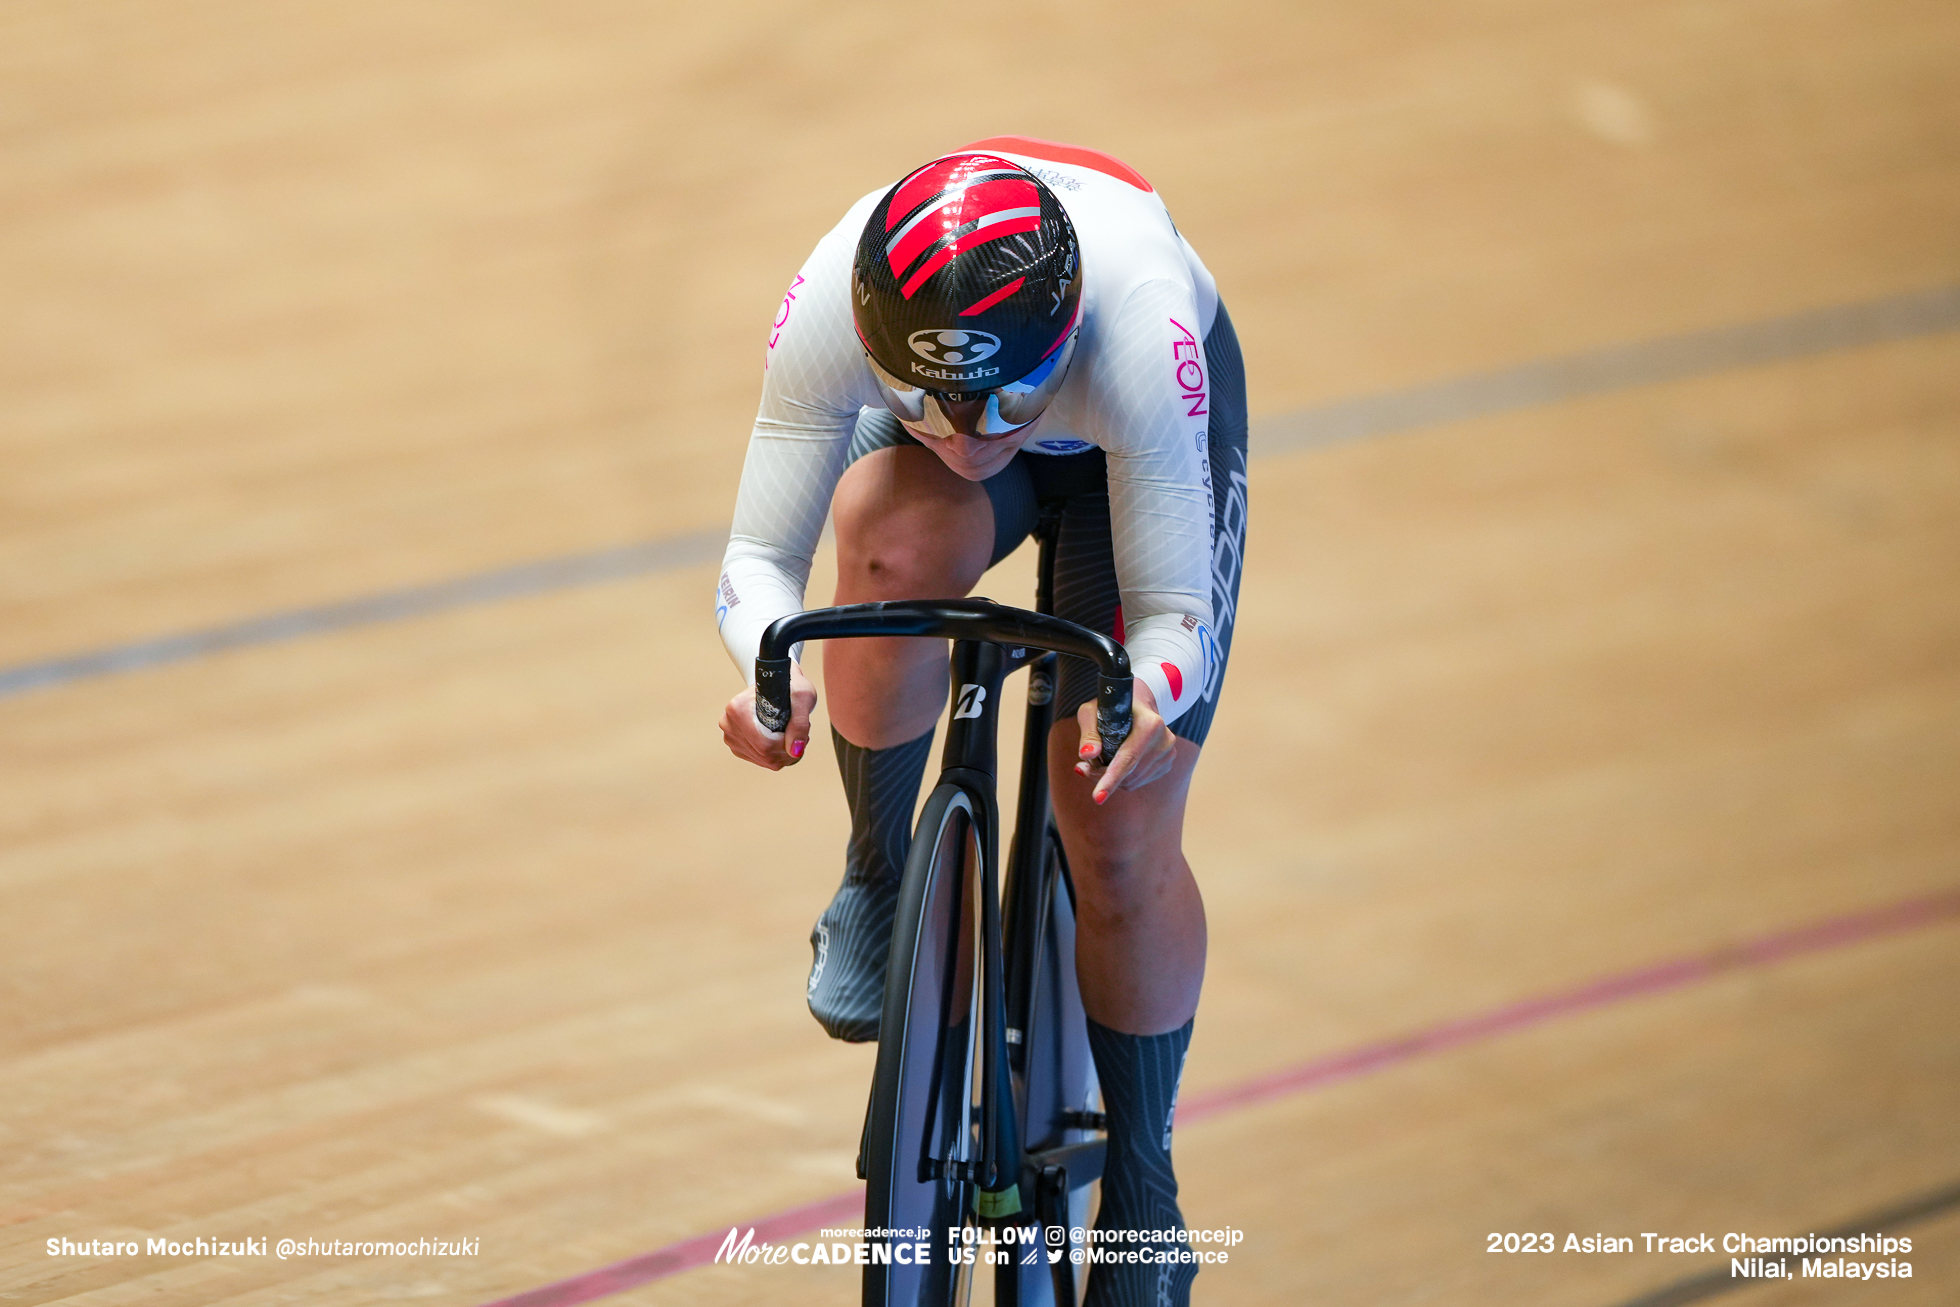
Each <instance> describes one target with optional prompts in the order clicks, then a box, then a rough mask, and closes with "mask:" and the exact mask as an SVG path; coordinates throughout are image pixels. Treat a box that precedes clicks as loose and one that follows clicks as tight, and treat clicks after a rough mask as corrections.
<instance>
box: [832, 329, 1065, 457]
mask: <svg viewBox="0 0 1960 1307" xmlns="http://www.w3.org/2000/svg"><path fill="white" fill-rule="evenodd" d="M1076 335H1077V332H1076V331H1075V330H1071V331H1070V332H1069V333H1068V335H1066V336H1064V337H1062V339H1061V341H1060V343H1059V344H1057V345H1056V346H1055V348H1054V349H1052V350H1050V351H1049V352H1048V357H1046V358H1044V359H1042V360H1041V362H1040V363H1039V364H1037V365H1036V366H1035V369H1034V371H1032V372H1030V373H1028V374H1027V375H1026V376H1025V377H1022V378H1021V379H1020V380H1018V381H1015V382H1012V383H1011V384H1009V385H1005V386H995V387H994V388H993V389H991V390H970V391H947V390H927V389H925V388H924V387H921V386H915V385H913V384H912V383H911V382H909V381H902V380H900V379H899V378H897V377H894V376H893V375H892V374H891V373H889V372H887V371H885V370H884V369H883V368H881V367H879V366H878V360H877V359H874V358H872V357H871V352H870V351H869V350H866V351H865V355H864V359H865V362H867V363H869V364H870V365H871V375H872V376H874V377H876V378H877V379H878V390H879V393H880V394H881V395H882V396H883V398H884V401H885V407H886V408H888V409H890V410H891V411H892V412H893V414H895V415H896V416H897V418H898V420H899V421H900V422H902V423H904V424H905V426H906V427H907V428H910V429H912V430H913V433H914V434H915V435H931V436H938V437H941V438H944V437H946V436H954V435H960V436H968V437H971V438H972V439H974V440H1002V439H1005V438H1006V437H1008V436H1011V435H1013V434H1014V433H1015V432H1016V431H1019V430H1020V429H1021V428H1022V427H1025V426H1027V425H1028V423H1030V422H1032V421H1034V420H1035V419H1036V418H1038V417H1040V416H1041V414H1042V410H1044V409H1046V408H1047V407H1048V401H1050V400H1052V399H1053V398H1055V392H1056V391H1058V390H1060V389H1061V388H1062V379H1063V378H1064V377H1065V376H1066V375H1067V374H1068V365H1069V360H1070V359H1071V358H1073V357H1074V356H1075V337H1076Z"/></svg>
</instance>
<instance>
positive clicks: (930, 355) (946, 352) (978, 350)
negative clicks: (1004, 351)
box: [905, 328, 1000, 363]
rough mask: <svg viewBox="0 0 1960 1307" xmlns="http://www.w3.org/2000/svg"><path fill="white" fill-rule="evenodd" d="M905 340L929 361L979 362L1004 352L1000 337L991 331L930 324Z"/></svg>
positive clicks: (914, 351) (913, 350)
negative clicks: (944, 328)
mask: <svg viewBox="0 0 1960 1307" xmlns="http://www.w3.org/2000/svg"><path fill="white" fill-rule="evenodd" d="M905 343H906V344H908V345H910V346H911V347H912V352H913V353H914V354H917V355H918V356H919V357H920V358H922V359H924V360H925V361H926V362H928V363H978V362H980V360H982V359H985V358H990V357H992V356H993V355H995V354H997V353H999V352H1000V337H999V336H996V335H994V334H993V333H992V332H990V331H961V330H958V329H956V328H949V329H946V330H939V329H935V328H927V329H926V330H925V331H915V332H913V333H912V334H911V335H910V336H909V337H907V338H906V342H905Z"/></svg>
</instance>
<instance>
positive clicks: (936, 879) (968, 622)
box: [755, 515, 1132, 1307]
mask: <svg viewBox="0 0 1960 1307" xmlns="http://www.w3.org/2000/svg"><path fill="white" fill-rule="evenodd" d="M1057 525H1058V523H1057V520H1056V519H1055V518H1054V517H1053V516H1051V515H1044V517H1043V519H1042V522H1041V525H1040V527H1039V528H1038V529H1037V531H1036V538H1037V539H1038V541H1039V542H1040V561H1039V564H1038V578H1039V579H1038V581H1037V584H1036V599H1035V606H1036V609H1037V610H1038V611H1035V612H1029V611H1027V610H1025V609H1018V608H1009V607H1005V606H1003V605H1000V604H996V603H993V602H991V601H989V600H985V599H962V600H925V601H892V602H885V603H873V604H853V605H849V606H846V607H840V608H819V609H812V610H810V611H808V612H803V613H797V614H793V615H791V616H789V617H785V618H782V619H781V620H779V621H777V622H776V623H774V624H773V625H772V626H770V627H769V629H768V630H767V631H766V632H765V633H764V634H763V637H762V645H761V649H760V652H759V655H758V657H757V659H756V701H755V702H756V718H757V720H758V721H759V722H760V723H761V724H762V726H763V727H764V729H767V730H770V731H781V730H783V729H785V728H786V727H787V725H788V723H789V718H790V698H789V695H790V689H789V674H790V657H789V655H790V650H791V649H792V648H793V647H794V646H795V645H796V644H798V643H799V642H802V641H805V640H835V639H847V638H854V637H868V636H928V637H943V638H949V639H951V640H952V641H953V642H954V643H953V651H952V659H951V676H952V692H953V710H952V713H951V716H950V719H949V721H948V729H947V735H946V744H945V750H944V754H943V758H942V764H941V770H940V775H939V781H938V784H937V785H936V787H935V788H934V789H933V791H932V793H931V795H930V796H929V797H928V798H927V800H926V803H925V807H924V809H923V810H922V811H921V814H920V817H919V822H918V827H917V830H916V832H915V833H914V836H913V840H912V850H911V853H910V855H909V857H908V859H907V862H906V866H905V873H904V878H903V880H902V881H901V884H900V889H899V896H898V915H897V920H896V923H895V925H894V927H893V931H892V944H891V956H890V968H889V970H888V972H887V979H886V982H885V1007H884V1014H883V1017H882V1019H881V1024H880V1030H879V1035H880V1037H879V1045H878V1060H877V1069H876V1071H875V1073H874V1075H873V1078H872V1087H871V1101H870V1106H869V1108H868V1109H867V1111H866V1114H865V1125H864V1135H863V1142H862V1144H861V1145H860V1149H859V1154H858V1175H859V1178H861V1179H863V1180H865V1181H866V1191H865V1226H866V1228H867V1229H870V1230H884V1231H894V1230H896V1231H916V1232H918V1237H917V1239H916V1240H906V1239H901V1238H899V1237H896V1236H893V1237H887V1238H884V1239H883V1240H880V1239H878V1238H876V1237H874V1238H872V1239H870V1240H869V1242H870V1244H871V1247H870V1250H869V1251H870V1254H871V1256H872V1261H871V1264H869V1265H867V1266H866V1267H865V1274H864V1299H863V1300H864V1302H865V1304H866V1305H867V1307H926V1305H928V1304H929V1305H930V1307H940V1305H941V1304H966V1303H967V1302H969V1301H970V1299H971V1296H972V1291H973V1285H974V1282H975V1280H976V1278H977V1277H979V1276H980V1275H981V1274H982V1273H983V1270H984V1269H991V1270H992V1271H993V1275H994V1301H995V1302H996V1303H997V1304H1002V1305H1009V1304H1011V1305H1012V1307H1075V1304H1076V1302H1077V1290H1078V1272H1077V1267H1076V1264H1075V1257H1074V1254H1075V1252H1076V1249H1075V1247H1074V1244H1073V1234H1072V1232H1073V1231H1074V1230H1076V1229H1079V1228H1082V1227H1083V1226H1085V1225H1086V1224H1087V1222H1088V1207H1089V1189H1090V1186H1091V1185H1093V1184H1094V1183H1095V1182H1096V1181H1097V1180H1099V1179H1100V1178H1101V1176H1102V1167H1103V1155H1104V1149H1105V1146H1106V1135H1105V1125H1106V1122H1105V1119H1104V1117H1103V1115H1102V1114H1101V1113H1100V1112H1099V1111H1097V1110H1096V1108H1097V1103H1098V1101H1099V1100H1098V1092H1097V1085H1096V1074H1095V1064H1094V1062H1093V1060H1092V1059H1091V1057H1090V1054H1089V1041H1088V1030H1087V1026H1086V1025H1085V1018H1084V1015H1083V1010H1082V999H1081V995H1080V993H1079V991H1078V989H1077V987H1076V979H1075V890H1074V885H1073V883H1072V882H1071V881H1070V879H1069V872H1068V860H1067V858H1066V856H1065V855H1064V853H1063V850H1062V844H1061V840H1060V838H1059V836H1058V835H1057V833H1056V830H1055V824H1054V817H1053V810H1052V808H1051V806H1050V803H1049V791H1048V759H1047V746H1048V731H1049V727H1050V725H1051V724H1052V722H1053V717H1054V695H1055V690H1056V686H1057V684H1058V679H1059V678H1058V675H1057V673H1058V671H1059V658H1060V656H1061V655H1072V656H1075V657H1079V658H1087V659H1089V660H1091V661H1093V662H1094V663H1095V664H1096V667H1097V670H1098V673H1099V675H1098V678H1097V694H1096V729H1097V733H1098V735H1099V736H1100V738H1101V743H1102V753H1101V761H1102V762H1103V763H1104V764H1105V765H1106V764H1107V763H1108V762H1109V761H1110V759H1112V758H1113V757H1114V756H1115V754H1116V750H1117V748H1118V747H1119V746H1121V744H1122V742H1123V740H1124V738H1125V737H1126V736H1127V735H1128V734H1129V730H1130V708H1131V687H1132V682H1131V678H1130V665H1129V658H1128V655H1126V654H1125V653H1124V651H1123V647H1122V646H1121V645H1120V644H1118V643H1116V641H1115V640H1113V639H1111V638H1110V637H1109V636H1106V635H1102V634H1100V633H1098V632H1095V631H1091V630H1090V629H1089V628H1087V627H1084V626H1079V625H1077V624H1076V623H1074V622H1068V621H1064V620H1062V619H1061V618H1058V617H1055V616H1053V615H1052V614H1051V613H1050V611H1049V610H1050V609H1051V608H1052V606H1053V592H1054V552H1055V538H1056V530H1057ZM1022 667H1026V668H1027V669H1028V706H1027V722H1026V734H1025V736H1024V738H1023V744H1022V757H1021V779H1020V793H1019V799H1018V807H1017V810H1016V813H1015V827H1014V833H1013V836H1012V838H1011V841H1010V844H1009V849H1010V853H1009V857H1008V863H1007V876H1006V880H1005V885H1004V891H1005V892H1004V895H1003V893H1002V889H1003V886H1002V882H1001V879H1000V876H999V872H998V867H999V863H998V850H999V848H1000V840H999V833H1000V823H999V805H998V800H997V797H996V778H995V773H996V760H997V755H998V744H997V728H998V724H999V705H1000V689H1001V685H1002V682H1003V681H1004V680H1005V679H1006V677H1007V676H1008V674H1009V673H1011V672H1013V671H1016V670H1018V669H1020V668H1022ZM905 1243H911V1245H912V1248H911V1249H906V1250H902V1248H901V1246H902V1245H903V1244H905ZM921 1244H923V1245H924V1247H925V1248H926V1249H927V1255H926V1256H925V1257H924V1258H923V1259H921V1258H919V1257H918V1256H917V1255H916V1250H917V1249H918V1248H919V1247H920V1245H921ZM1003 1253H1004V1254H1005V1256H1004V1258H1003V1257H1002V1256H1001V1254H1003ZM907 1254H909V1255H907ZM902 1255H904V1256H905V1260H903V1261H901V1260H899V1258H900V1257H901V1256H902Z"/></svg>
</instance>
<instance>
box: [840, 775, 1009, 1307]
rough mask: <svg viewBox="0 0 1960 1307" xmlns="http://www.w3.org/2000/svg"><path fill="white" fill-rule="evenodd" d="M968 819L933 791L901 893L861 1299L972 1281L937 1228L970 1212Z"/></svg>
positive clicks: (953, 1292)
mask: <svg viewBox="0 0 1960 1307" xmlns="http://www.w3.org/2000/svg"><path fill="white" fill-rule="evenodd" d="M980 821H981V817H980V814H979V811H978V810H977V808H976V806H975V804H974V801H973V799H972V798H971V797H970V796H969V795H968V794H967V793H966V792H965V791H964V790H962V789H960V788H959V787H958V786H956V785H941V786H940V787H939V788H938V789H936V790H934V791H933V793H932V797H931V798H930V799H928V800H927V801H926V806H925V810H924V812H923V813H922V814H921V815H920V818H919V826H918V830H917V833H916V834H915V835H914V837H913V840H912V853H911V856H910V857H909V858H908V859H907V862H906V867H905V879H904V882H903V884H902V885H901V887H900V890H899V897H898V916H897V920H896V922H895V924H894V926H893V930H892V952H891V964H890V970H889V972H888V975H889V977H890V979H889V980H888V981H887V982H886V986H885V1010H884V1016H883V1020H882V1023H881V1026H880V1033H879V1043H878V1066H877V1071H876V1073H875V1075H874V1077H873V1080H872V1088H871V1112H870V1119H869V1128H868V1132H867V1136H866V1140H865V1181H866V1190H865V1212H864V1219H865V1224H866V1225H867V1226H868V1227H870V1228H872V1229H883V1230H886V1231H891V1232H892V1233H891V1234H890V1235H888V1236H887V1237H885V1238H883V1239H879V1238H875V1237H874V1238H873V1239H871V1240H870V1244H871V1249H870V1251H871V1254H872V1258H873V1261H872V1264H871V1265H868V1266H867V1267H866V1268H865V1272H864V1301H865V1303H866V1304H867V1307H922V1305H926V1304H931V1305H933V1307H937V1305H938V1304H953V1303H963V1302H964V1301H965V1300H966V1298H967V1296H968V1295H969V1294H970V1292H971V1289H972V1278H973V1277H972V1268H971V1267H970V1266H967V1265H964V1264H960V1263H958V1262H957V1261H956V1260H955V1253H954V1249H953V1246H952V1242H951V1240H950V1239H949V1238H948V1233H947V1232H948V1231H949V1230H953V1231H957V1230H959V1229H960V1228H962V1227H963V1226H964V1225H965V1224H966V1222H967V1214H968V1213H969V1212H970V1211H971V1210H972V1206H973V1182H972V1181H971V1180H970V1179H966V1178H963V1177H962V1174H961V1172H962V1168H964V1167H970V1166H971V1165H973V1164H974V1162H975V1161H976V1160H977V1158H978V1155H979V1147H978V1133H979V1132H978V1123H979V1115H980V1113H979V1106H978V1103H979V1096H980V1095H979V1088H980V1086H979V1079H978V1070H979V1066H980V1057H979V1048H978V1046H977V1043H976V1038H977V1032H978V1030H979V1028H980V1020H979V1016H980V1013H979V1000H980V993H981V988H980V985H979V970H980V963H979V959H980V957H981V955H982V951H981V947H980V945H981V941H980V929H981V916H980V913H979V912H978V911H977V910H976V908H977V905H978V903H979V886H980V885H981V884H982V883H983V882H982V879H981V873H982V870H983V869H982V867H981V857H982V853H981V848H982V841H981V833H980ZM905 1232H912V1235H911V1237H907V1236H906V1233H905ZM921 1249H923V1250H924V1252H925V1256H924V1257H923V1258H922V1257H920V1256H919V1251H920V1250H921ZM901 1258H902V1259H903V1260H901Z"/></svg>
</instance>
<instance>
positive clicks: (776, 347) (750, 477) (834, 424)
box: [715, 208, 875, 679]
mask: <svg viewBox="0 0 1960 1307" xmlns="http://www.w3.org/2000/svg"><path fill="white" fill-rule="evenodd" d="M862 225H863V215H862V214H860V213H859V212H858V210H857V209H856V208H853V209H852V211H851V213H850V214H847V215H846V216H845V218H844V221H843V222H841V223H839V224H838V226H837V228H836V229H835V230H833V231H832V232H831V233H830V234H829V235H828V236H826V237H824V239H823V240H822V241H821V242H819V243H818V245H817V248H816V250H815V252H813V253H812V254H811V255H810V258H809V261H808V262H807V263H805V264H804V265H803V269H802V271H801V272H800V273H798V274H797V277H796V279H795V281H794V282H793V283H792V284H791V286H790V289H789V293H788V295H787V296H785V298H784V300H783V303H782V306H781V308H779V309H778V311H777V314H776V320H775V324H774V326H773V327H772V328H771V330H770V336H769V346H768V350H767V352H766V354H765V356H764V359H765V362H764V372H763V380H762V403H761V406H760V407H759V408H758V409H757V411H756V418H755V428H754V430H753V432H752V433H751V434H750V436H749V451H748V457H747V459H746V460H745V461H744V463H743V465H742V486H741V490H740V492H739V493H738V494H737V496H736V499H735V521H734V526H733V529H732V530H731V532H730V534H729V539H728V550H727V552H726V553H725V554H724V555H723V558H722V571H721V576H720V578H719V579H718V580H717V582H716V585H715V620H716V622H717V624H718V625H719V626H720V628H721V638H722V643H723V645H724V646H726V648H727V649H728V656H729V657H730V658H732V659H734V660H735V666H736V667H737V668H738V669H740V670H741V673H742V676H743V678H744V679H747V678H749V677H750V676H751V675H753V673H754V668H755V651H756V646H757V645H758V644H760V643H761V641H762V633H763V631H764V630H766V629H767V628H768V626H769V624H770V623H771V622H773V621H775V620H776V619H777V618H779V617H786V616H788V615H789V614H791V613H796V612H801V611H802V609H803V591H804V587H805V586H806V585H807V584H808V583H809V580H810V562H811V559H812V558H813V557H814V555H815V553H816V548H817V539H818V537H819V536H820V535H821V534H822V532H823V523H824V517H825V515H826V514H827V513H828V512H829V511H830V496H831V493H832V492H833V491H834V490H835V489H836V487H837V479H838V478H839V477H840V476H842V475H843V472H844V464H845V460H846V459H847V458H848V456H849V453H850V443H851V433H852V431H853V430H854V428H855V426H856V423H857V415H858V410H859V408H860V407H861V406H862V405H863V404H864V403H866V402H869V401H872V400H875V396H873V395H868V394H867V393H865V392H866V390H867V387H868V386H869V384H870V376H869V373H868V372H867V370H866V369H865V366H864V357H863V352H862V350H861V349H860V347H859V346H858V343H857V334H856V332H855V331H854V330H853V329H852V326H851V305H850V264H851V254H852V250H853V249H854V246H855V241H856V232H857V230H858V228H859V227H861V226H862ZM840 233H841V234H842V235H841V237H840Z"/></svg>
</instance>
